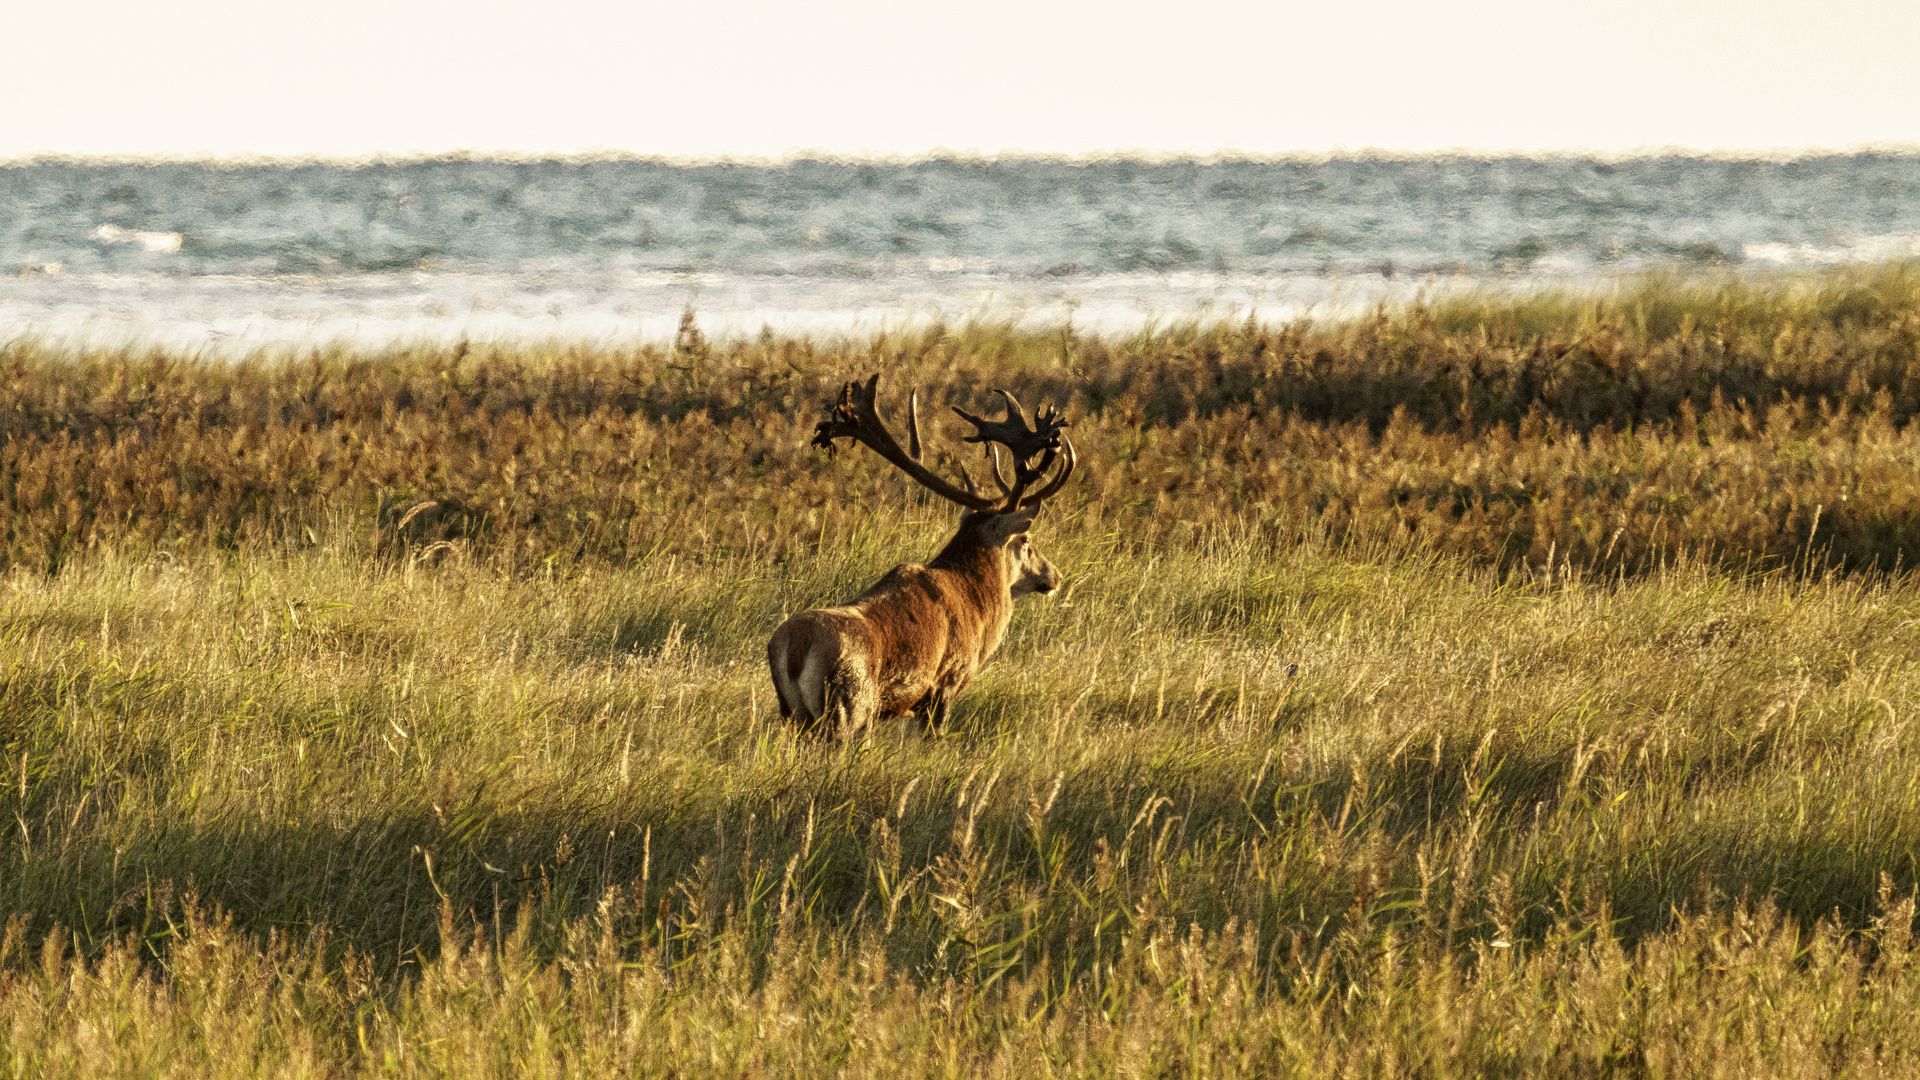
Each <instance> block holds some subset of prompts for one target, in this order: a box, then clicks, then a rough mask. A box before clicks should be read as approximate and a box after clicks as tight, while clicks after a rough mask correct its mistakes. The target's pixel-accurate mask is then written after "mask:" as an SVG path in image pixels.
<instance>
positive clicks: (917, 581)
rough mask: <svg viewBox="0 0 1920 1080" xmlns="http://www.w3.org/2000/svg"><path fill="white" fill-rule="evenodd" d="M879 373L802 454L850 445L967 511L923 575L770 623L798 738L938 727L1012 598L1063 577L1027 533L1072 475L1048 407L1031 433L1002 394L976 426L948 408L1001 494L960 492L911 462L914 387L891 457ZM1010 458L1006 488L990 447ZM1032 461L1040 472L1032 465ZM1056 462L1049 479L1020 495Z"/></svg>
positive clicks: (783, 711) (902, 569)
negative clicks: (904, 722)
mask: <svg viewBox="0 0 1920 1080" xmlns="http://www.w3.org/2000/svg"><path fill="white" fill-rule="evenodd" d="M879 383H880V376H878V375H875V376H874V377H873V378H871V379H869V380H867V382H866V385H864V386H862V385H861V384H859V383H857V382H850V383H848V384H847V385H846V386H844V387H842V388H841V390H840V401H839V404H838V405H836V406H835V407H834V410H833V415H832V416H831V417H830V418H829V419H827V420H823V421H821V422H820V425H819V426H818V427H817V428H816V429H815V430H814V436H813V445H815V446H819V447H823V448H825V449H826V450H827V451H828V452H829V453H831V452H832V451H833V449H834V442H833V440H835V439H838V438H848V439H852V440H853V441H855V442H857V443H865V444H866V445H867V447H868V448H869V449H871V450H873V451H874V452H875V453H877V454H879V455H880V456H881V457H883V458H886V459H887V460H888V461H890V462H892V463H893V464H894V465H895V466H896V467H898V468H899V469H900V471H901V472H904V473H906V474H907V475H908V476H910V477H912V478H913V479H914V480H915V481H917V482H918V483H919V484H920V485H921V486H922V487H925V488H926V489H927V490H929V491H932V492H933V493H934V494H936V495H939V496H941V497H942V498H945V499H949V500H951V501H953V502H956V503H959V504H960V505H961V506H963V507H965V508H966V511H965V512H964V513H962V514H961V515H960V528H959V529H958V530H957V531H956V532H955V533H954V534H953V539H951V540H949V541H947V546H946V547H944V548H941V549H940V553H939V554H938V555H935V556H934V557H933V560H932V561H931V562H929V563H928V564H927V565H925V566H916V565H913V564H911V563H908V564H906V565H903V566H896V567H894V568H893V569H892V570H889V571H888V572H887V574H886V576H885V577H882V578H881V579H880V580H879V581H877V582H875V583H874V585H873V587H872V588H870V589H868V590H867V591H866V592H864V593H861V594H860V596H859V597H857V598H856V599H854V600H853V601H852V602H850V603H848V604H845V605H843V606H840V607H830V608H816V609H814V610H812V611H803V612H801V613H800V614H798V615H795V616H793V617H792V618H790V619H788V620H787V621H786V622H783V623H781V624H780V627H779V629H777V630H775V631H774V632H773V638H772V640H770V641H768V642H767V663H768V666H770V667H771V668H772V669H773V687H774V692H775V694H776V695H778V697H779V698H780V715H781V716H782V717H785V718H786V719H787V720H789V721H792V722H795V723H797V724H799V725H800V727H801V729H802V730H804V731H807V732H813V731H816V730H819V729H820V728H821V726H822V725H823V723H824V725H825V727H826V730H828V731H829V732H834V733H839V734H855V733H859V732H862V731H864V730H866V729H868V728H869V727H870V726H871V725H872V724H873V723H874V722H876V721H880V720H891V719H894V718H896V717H902V716H907V715H912V716H915V717H916V718H918V720H919V722H920V724H921V726H922V728H923V729H924V730H927V731H930V732H932V731H938V730H939V728H940V725H941V723H942V722H943V721H945V720H946V715H947V708H948V706H949V705H950V704H952V702H953V699H954V697H955V696H956V695H958V694H959V693H960V691H962V690H964V689H966V686H967V682H968V681H969V680H971V679H972V678H973V673H974V672H975V671H977V670H978V669H979V667H980V665H981V664H982V663H984V662H986V659H987V657H988V656H989V655H991V654H992V653H993V650H994V649H996V648H998V647H999V645H1000V638H1001V637H1002V636H1003V635H1004V634H1005V633H1006V631H1007V619H1008V618H1009V617H1010V616H1011V615H1012V614H1013V601H1014V599H1015V598H1017V597H1021V596H1025V595H1027V594H1028V593H1036V592H1037V593H1050V592H1052V591H1054V590H1055V589H1057V588H1059V587H1060V573H1059V571H1057V570H1055V569H1054V568H1053V564H1052V563H1049V562H1048V561H1047V560H1046V557H1045V556H1043V555H1041V554H1040V552H1039V550H1038V549H1037V548H1035V547H1034V546H1033V542H1032V541H1031V540H1029V539H1028V538H1027V529H1028V527H1029V526H1031V525H1032V524H1033V519H1034V515H1036V514H1038V513H1039V512H1040V504H1042V503H1044V502H1045V501H1047V500H1048V499H1049V498H1051V497H1053V495H1054V494H1055V493H1057V492H1058V491H1059V490H1060V489H1061V488H1062V487H1064V486H1065V485H1066V482H1067V477H1069V476H1071V475H1073V464H1074V455H1073V443H1072V442H1071V441H1070V440H1068V439H1067V437H1066V434H1065V431H1064V430H1063V429H1065V428H1066V426H1067V424H1066V420H1065V419H1064V418H1062V417H1061V415H1060V414H1059V413H1058V412H1057V411H1055V410H1054V409H1053V408H1052V407H1051V406H1049V407H1048V408H1046V409H1044V410H1042V411H1040V412H1036V413H1035V414H1034V424H1033V426H1031V427H1029V426H1028V424H1027V420H1026V417H1025V416H1023V415H1022V413H1021V409H1020V403H1019V402H1018V401H1016V400H1015V399H1014V396H1013V395H1012V394H1009V393H1007V392H1006V391H1005V390H1001V391H999V393H1000V395H1001V396H1002V397H1004V398H1006V404H1007V418H1006V419H1005V420H1000V421H992V420H983V419H981V418H980V417H977V416H973V415H971V414H969V413H966V412H963V411H962V410H960V409H959V408H955V409H954V410H953V411H954V412H956V413H959V414H960V416H961V418H962V419H964V420H966V421H967V422H968V423H970V424H972V425H973V426H974V427H975V428H976V429H977V432H976V434H974V435H970V436H968V437H967V438H966V441H967V442H977V443H982V444H984V445H985V448H986V454H987V457H988V460H990V461H991V462H992V464H993V480H994V484H995V485H996V486H998V487H999V489H1000V496H999V497H998V498H989V497H987V496H986V495H984V494H982V493H981V492H979V491H978V490H977V489H976V488H975V487H974V484H973V478H972V477H967V478H966V483H967V486H966V488H965V489H964V490H963V489H961V488H958V487H955V486H954V485H952V484H950V483H948V482H947V481H946V480H943V479H941V478H940V477H939V476H937V475H935V474H934V473H933V472H932V471H931V470H929V469H928V468H927V467H926V466H924V465H922V464H921V463H920V417H919V411H920V410H919V405H920V402H919V392H918V391H915V392H914V393H912V394H911V395H910V396H909V397H908V399H907V442H908V446H909V447H910V449H908V450H902V449H901V448H900V444H899V443H897V442H895V441H894V438H893V435H892V434H890V433H889V432H888V431H887V429H886V426H885V425H884V424H882V423H881V422H880V415H879V413H878V412H876V411H875V408H874V396H875V389H876V388H877V387H878V385H879ZM996 443H997V444H999V445H1000V446H1004V447H1006V448H1007V450H1008V451H1009V452H1010V453H1011V454H1012V456H1013V466H1014V476H1013V483H1012V484H1008V483H1007V481H1006V479H1005V478H1004V477H1003V476H1002V475H1001V473H1000V457H999V452H998V450H996V449H995V445H994V444H996ZM1035 458H1038V459H1039V460H1038V463H1037V464H1036V463H1034V459H1035ZM1056 459H1058V460H1059V463H1060V469H1059V471H1058V472H1057V473H1055V474H1054V476H1053V478H1052V479H1051V480H1048V481H1047V482H1046V483H1045V484H1043V485H1042V486H1040V487H1039V488H1037V489H1035V490H1033V491H1031V492H1029V490H1028V489H1029V488H1032V487H1033V485H1034V484H1035V482H1036V481H1039V480H1041V479H1042V478H1043V477H1045V476H1046V475H1047V473H1048V471H1049V470H1051V469H1052V468H1053V466H1054V464H1055V461H1056Z"/></svg>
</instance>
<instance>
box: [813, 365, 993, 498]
mask: <svg viewBox="0 0 1920 1080" xmlns="http://www.w3.org/2000/svg"><path fill="white" fill-rule="evenodd" d="M879 386H880V376H878V375H875V376H873V377H872V378H870V379H868V380H867V383H866V385H865V386H862V385H860V384H859V383H858V382H850V383H847V384H846V385H845V386H843V387H841V388H840V400H839V402H838V403H836V404H835V405H834V408H833V412H832V414H831V415H830V416H828V418H827V419H825V420H822V421H820V423H819V424H817V425H815V427H814V429H813V445H814V446H820V447H825V448H826V449H827V450H829V451H831V450H832V449H833V440H835V439H841V438H845V439H852V440H853V441H854V442H857V443H864V444H866V446H867V448H868V449H869V450H872V451H873V452H874V453H876V454H879V455H880V456H881V457H883V458H886V459H887V460H888V461H889V462H891V463H892V464H893V466H894V467H895V468H897V469H899V470H900V471H901V472H904V473H906V474H907V475H908V476H910V477H912V478H913V479H914V481H915V482H917V483H918V484H919V485H920V486H921V487H924V488H926V489H927V490H928V491H931V492H933V493H934V494H935V495H938V496H940V497H941V498H944V499H947V500H949V501H951V502H955V503H958V504H960V505H961V506H964V507H967V508H968V509H971V510H998V509H999V508H1000V501H999V500H997V499H988V498H985V497H984V496H981V495H979V494H977V493H975V492H970V491H963V490H961V489H960V488H957V487H955V486H953V485H952V484H951V483H948V482H947V481H946V480H943V479H941V478H940V477H939V476H937V475H935V474H934V473H933V472H932V470H930V469H928V468H927V467H926V466H925V465H922V464H920V459H919V451H920V445H919V444H920V425H919V422H918V420H917V418H916V417H914V416H913V415H912V414H913V413H914V412H916V411H917V405H918V403H917V401H915V400H913V399H912V398H910V399H909V402H908V407H907V408H908V428H909V431H908V438H909V439H910V441H911V442H912V444H913V453H912V454H909V453H908V452H907V451H906V450H903V449H901V447H900V444H899V443H898V442H896V441H895V440H894V437H893V434H892V433H891V432H889V431H888V430H887V427H886V425H885V424H883V423H882V422H881V421H880V413H879V411H878V410H877V408H876V407H875V403H876V400H877V398H878V390H879ZM916 396H917V395H916Z"/></svg>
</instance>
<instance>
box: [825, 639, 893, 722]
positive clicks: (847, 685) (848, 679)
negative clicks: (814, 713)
mask: <svg viewBox="0 0 1920 1080" xmlns="http://www.w3.org/2000/svg"><path fill="white" fill-rule="evenodd" d="M822 690H823V691H824V693H825V701H824V702H823V703H822V704H823V706H824V708H823V709H822V711H821V727H822V729H823V730H824V731H825V732H827V733H828V734H831V735H835V736H840V737H844V738H857V737H859V736H860V735H863V734H865V733H866V732H867V731H868V730H869V729H870V728H872V726H873V718H874V714H875V713H877V712H879V711H880V689H879V687H877V686H875V685H874V682H873V679H872V678H870V677H869V676H868V674H867V672H866V670H865V667H864V665H862V664H861V663H859V662H858V661H857V660H855V659H852V658H850V657H844V656H843V657H841V658H840V661H839V662H838V663H836V664H834V665H833V670H832V671H831V672H830V673H828V675H827V677H826V679H825V680H823V685H822Z"/></svg>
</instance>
